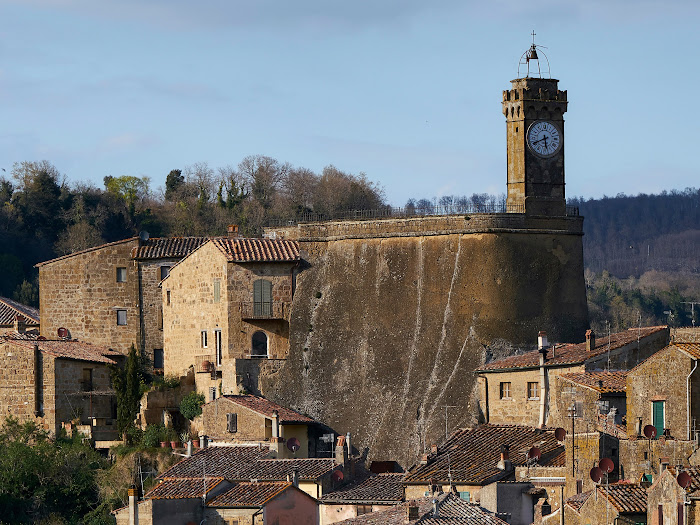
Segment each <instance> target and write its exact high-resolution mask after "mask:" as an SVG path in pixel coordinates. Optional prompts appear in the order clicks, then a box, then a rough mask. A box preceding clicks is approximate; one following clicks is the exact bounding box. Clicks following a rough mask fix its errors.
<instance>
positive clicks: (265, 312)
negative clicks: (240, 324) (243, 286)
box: [253, 279, 272, 316]
mask: <svg viewBox="0 0 700 525" xmlns="http://www.w3.org/2000/svg"><path fill="white" fill-rule="evenodd" d="M253 310H254V314H255V315H256V316H270V315H272V283H271V282H270V281H267V280H265V279H258V280H257V281H255V282H254V283H253Z"/></svg>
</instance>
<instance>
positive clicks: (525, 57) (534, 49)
mask: <svg viewBox="0 0 700 525" xmlns="http://www.w3.org/2000/svg"><path fill="white" fill-rule="evenodd" d="M536 34H537V33H535V31H534V30H533V31H532V45H531V46H530V47H529V48H528V50H527V51H525V52H524V53H523V54H522V56H521V57H520V61H519V62H518V78H520V66H524V68H525V69H526V71H527V74H526V75H525V77H526V78H531V77H530V74H531V73H532V75H533V76H536V77H539V78H552V75H551V71H550V69H549V59H548V58H547V55H545V54H544V52H543V51H542V50H543V49H547V48H546V47H544V46H540V45H537V44H535V35H536ZM540 55H542V56H543V57H544V59H545V61H546V62H547V71H546V75H547V76H546V77H544V76H543V73H542V68H541V67H540ZM531 61H534V62H536V64H537V72H535V67H534V65H533V67H532V70H530V62H531Z"/></svg>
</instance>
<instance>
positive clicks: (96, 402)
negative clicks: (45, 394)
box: [53, 359, 114, 431]
mask: <svg viewBox="0 0 700 525" xmlns="http://www.w3.org/2000/svg"><path fill="white" fill-rule="evenodd" d="M53 361H54V370H55V390H56V431H58V430H59V429H60V428H61V422H68V421H71V420H73V419H74V418H76V417H79V418H80V422H81V424H84V425H87V424H90V423H91V419H90V417H98V418H107V419H110V418H111V417H112V415H113V413H112V403H113V401H114V398H113V397H112V396H108V395H99V394H95V393H93V394H92V395H91V394H90V392H89V391H83V385H82V379H83V371H84V370H86V369H89V370H91V371H92V392H102V393H104V392H107V391H109V390H111V380H110V376H109V369H108V368H107V366H106V365H104V364H101V363H93V362H89V361H76V360H73V359H54V360H53Z"/></svg>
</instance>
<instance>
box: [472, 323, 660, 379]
mask: <svg viewBox="0 0 700 525" xmlns="http://www.w3.org/2000/svg"><path fill="white" fill-rule="evenodd" d="M664 330H668V327H666V326H650V327H646V328H642V329H637V328H630V329H629V330H625V331H624V332H618V333H616V334H610V338H608V337H600V338H596V340H595V348H594V349H593V350H592V351H590V352H588V351H587V350H586V343H578V344H557V345H555V347H549V348H548V349H547V355H546V359H547V365H548V366H563V365H575V364H580V363H583V362H585V361H586V360H587V359H590V358H591V357H596V356H599V355H601V354H603V353H605V352H607V351H608V341H609V343H610V350H615V349H617V348H620V347H623V346H625V345H628V344H630V343H633V342H635V341H636V340H637V338H638V337H639V338H640V339H642V338H644V337H648V336H650V335H653V334H657V333H659V332H662V331H664ZM539 365H540V352H539V350H533V351H531V352H526V353H524V354H521V355H513V356H510V357H504V358H503V359H497V360H496V361H492V362H490V363H488V364H486V365H484V366H483V367H482V368H481V369H480V370H479V371H480V372H495V371H497V370H510V369H514V368H515V369H517V368H537V367H539Z"/></svg>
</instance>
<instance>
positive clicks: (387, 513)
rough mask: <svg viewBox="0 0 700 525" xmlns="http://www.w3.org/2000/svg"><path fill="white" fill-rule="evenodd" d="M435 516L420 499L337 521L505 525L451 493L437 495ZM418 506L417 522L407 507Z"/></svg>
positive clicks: (359, 524)
mask: <svg viewBox="0 0 700 525" xmlns="http://www.w3.org/2000/svg"><path fill="white" fill-rule="evenodd" d="M436 500H437V501H436V504H437V510H438V516H439V517H435V516H434V514H433V501H432V498H420V499H415V500H411V501H406V502H404V503H400V504H399V505H395V506H394V507H392V508H390V509H387V510H381V511H378V512H372V513H370V514H362V515H360V516H358V517H356V518H351V519H348V520H344V521H340V522H337V523H338V525H340V524H344V525H399V524H401V525H405V524H410V525H506V522H505V521H503V520H502V519H500V518H497V517H496V516H494V515H493V514H491V513H490V512H488V511H487V510H486V509H483V508H482V507H480V506H479V505H475V504H472V503H467V502H466V501H463V500H462V499H460V498H459V496H457V495H455V494H452V493H445V494H440V495H438V496H437V497H436ZM409 505H416V506H418V519H415V520H410V521H409V520H408V519H407V507H408V506H409Z"/></svg>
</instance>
